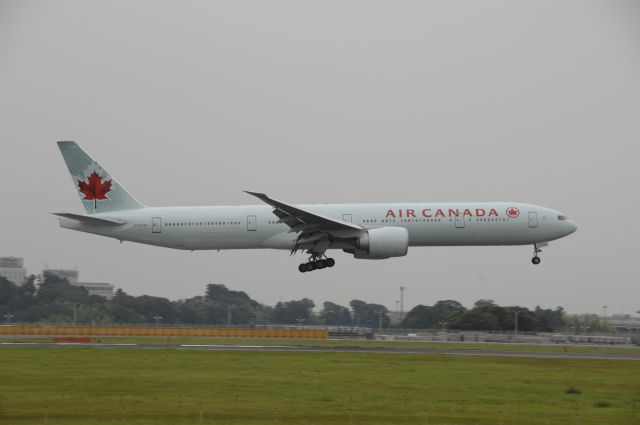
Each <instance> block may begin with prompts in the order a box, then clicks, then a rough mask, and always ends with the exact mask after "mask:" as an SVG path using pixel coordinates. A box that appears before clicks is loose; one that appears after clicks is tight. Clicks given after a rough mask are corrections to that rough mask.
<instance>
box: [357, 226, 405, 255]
mask: <svg viewBox="0 0 640 425" xmlns="http://www.w3.org/2000/svg"><path fill="white" fill-rule="evenodd" d="M408 248H409V232H408V231H407V229H405V228H404V227H380V228H378V229H369V230H367V233H365V234H363V235H362V236H360V237H359V238H358V239H357V241H356V249H355V250H349V251H347V252H350V253H352V254H353V256H354V257H355V258H361V259H369V260H384V259H386V258H391V257H402V256H404V255H407V250H408Z"/></svg>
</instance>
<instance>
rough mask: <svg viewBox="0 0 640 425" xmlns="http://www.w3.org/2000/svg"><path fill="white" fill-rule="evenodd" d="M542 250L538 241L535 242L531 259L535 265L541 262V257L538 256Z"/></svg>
mask: <svg viewBox="0 0 640 425" xmlns="http://www.w3.org/2000/svg"><path fill="white" fill-rule="evenodd" d="M540 252H542V249H541V248H540V246H539V245H538V244H537V243H534V244H533V258H532V259H531V262H532V263H533V264H535V265H538V264H540V261H542V260H540V257H538V253H540Z"/></svg>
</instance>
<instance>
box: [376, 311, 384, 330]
mask: <svg viewBox="0 0 640 425" xmlns="http://www.w3.org/2000/svg"><path fill="white" fill-rule="evenodd" d="M376 313H378V333H382V313H384V312H383V311H382V310H376Z"/></svg>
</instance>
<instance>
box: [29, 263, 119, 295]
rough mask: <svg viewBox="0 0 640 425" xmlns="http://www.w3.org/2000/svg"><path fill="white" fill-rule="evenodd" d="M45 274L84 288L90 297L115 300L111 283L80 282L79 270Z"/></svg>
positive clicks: (60, 270) (61, 270)
mask: <svg viewBox="0 0 640 425" xmlns="http://www.w3.org/2000/svg"><path fill="white" fill-rule="evenodd" d="M42 273H43V274H45V273H48V274H52V275H55V276H58V277H60V278H62V279H66V280H67V282H69V284H71V285H73V286H83V287H84V288H85V289H86V290H87V291H88V292H89V295H99V296H101V297H105V298H106V299H109V300H110V299H111V298H113V285H112V284H110V283H98V282H80V281H79V279H78V278H79V275H80V273H79V272H78V270H66V269H45V270H43V271H42Z"/></svg>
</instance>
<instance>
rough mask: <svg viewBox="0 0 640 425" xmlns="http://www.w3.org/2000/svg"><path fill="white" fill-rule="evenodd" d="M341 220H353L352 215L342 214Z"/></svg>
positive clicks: (350, 221)
mask: <svg viewBox="0 0 640 425" xmlns="http://www.w3.org/2000/svg"><path fill="white" fill-rule="evenodd" d="M342 221H346V222H347V223H352V222H353V217H352V216H351V214H342Z"/></svg>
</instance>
